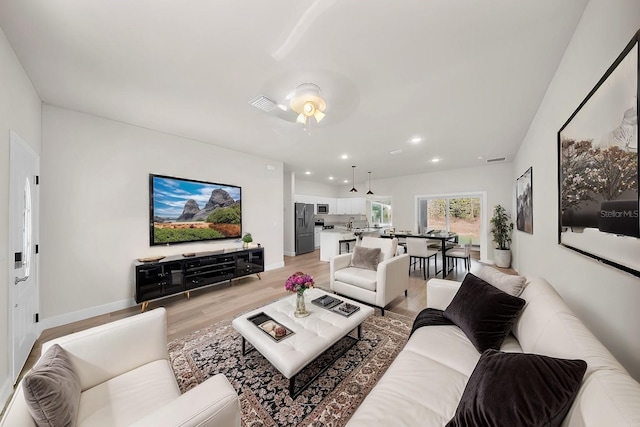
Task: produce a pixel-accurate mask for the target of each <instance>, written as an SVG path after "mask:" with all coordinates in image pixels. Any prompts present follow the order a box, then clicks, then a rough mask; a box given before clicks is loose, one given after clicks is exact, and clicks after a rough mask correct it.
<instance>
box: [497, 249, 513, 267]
mask: <svg viewBox="0 0 640 427" xmlns="http://www.w3.org/2000/svg"><path fill="white" fill-rule="evenodd" d="M493 254H494V258H495V262H496V267H500V268H509V267H510V266H511V249H494V250H493Z"/></svg>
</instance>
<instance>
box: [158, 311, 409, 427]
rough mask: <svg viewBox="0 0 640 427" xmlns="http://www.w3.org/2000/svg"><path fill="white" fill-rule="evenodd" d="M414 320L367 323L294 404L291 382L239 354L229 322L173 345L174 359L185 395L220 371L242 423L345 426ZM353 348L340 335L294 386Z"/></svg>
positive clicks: (256, 358) (388, 316)
mask: <svg viewBox="0 0 640 427" xmlns="http://www.w3.org/2000/svg"><path fill="white" fill-rule="evenodd" d="M412 322H413V321H412V319H410V318H408V317H405V316H401V315H399V314H395V313H391V312H389V311H386V312H385V316H384V317H381V316H371V317H369V318H368V319H367V320H365V322H364V323H363V324H362V339H361V340H360V341H358V342H357V343H356V345H354V346H353V347H351V348H350V349H349V350H348V351H347V352H346V353H345V354H343V355H342V356H341V357H340V358H339V359H338V360H336V361H335V362H334V363H333V364H332V365H331V366H330V367H329V369H327V370H326V371H325V372H324V373H323V374H322V375H320V376H319V377H318V378H317V379H316V380H315V381H313V383H312V384H311V385H310V386H309V387H308V388H307V389H306V390H304V391H303V392H302V393H301V394H300V395H299V396H298V397H296V398H295V399H294V400H292V399H291V397H290V396H289V391H288V386H289V380H288V379H287V378H285V377H284V376H283V375H282V374H280V372H278V370H276V369H275V368H274V367H273V366H271V364H270V363H269V362H268V361H267V360H266V359H265V358H264V357H263V356H262V355H261V354H260V353H258V352H257V351H252V352H250V353H248V354H247V355H246V356H242V350H241V347H242V339H241V337H240V335H239V334H238V333H237V332H236V330H235V329H233V327H232V326H231V322H230V321H228V320H225V321H222V322H219V323H217V324H215V325H213V326H211V327H209V328H207V329H203V330H201V331H197V332H194V333H193V334H191V335H189V336H187V337H184V338H182V339H179V340H176V341H172V342H171V343H169V356H170V358H171V362H172V365H173V370H174V371H175V374H176V378H177V379H178V384H179V385H180V388H181V390H182V392H183V393H184V392H185V391H187V390H189V389H191V388H193V387H195V386H196V385H198V384H199V383H201V382H203V381H204V380H206V379H207V378H209V377H211V376H213V375H215V374H218V373H222V374H224V375H225V376H226V377H227V379H229V381H230V382H231V384H232V385H233V387H234V388H235V389H236V392H237V393H238V395H239V396H240V402H241V405H242V425H243V426H247V427H257V426H269V427H270V426H310V427H319V426H327V427H329V426H332V427H334V426H335V427H337V426H343V425H345V424H346V423H347V421H348V420H349V418H350V417H351V415H352V414H353V412H354V411H355V410H356V408H357V407H358V406H359V405H360V403H361V402H362V400H363V399H364V397H365V396H366V395H367V394H368V393H369V391H370V390H371V389H372V388H373V386H374V385H375V384H376V382H377V381H378V379H379V378H380V377H381V376H382V374H383V373H384V372H385V371H386V370H387V368H388V367H389V365H390V364H391V362H392V361H393V360H394V359H395V357H396V356H397V354H398V353H399V352H400V350H401V349H402V348H403V347H404V344H405V343H406V341H407V337H408V336H409V331H410V330H411V325H412ZM353 335H355V333H353ZM351 343H352V340H351V339H350V338H348V337H347V338H343V339H342V340H341V341H339V342H338V343H336V345H335V346H334V347H333V348H331V349H329V350H327V352H326V353H325V354H324V355H322V356H321V357H320V358H318V359H317V361H316V362H315V363H312V364H310V365H309V366H307V367H306V368H305V369H304V370H303V371H302V372H301V373H300V374H298V378H297V379H296V386H298V384H303V383H304V379H303V378H304V377H307V378H311V377H313V376H314V375H315V374H316V373H317V372H318V371H319V370H320V369H321V367H322V366H326V364H327V363H326V362H327V361H330V360H331V359H332V354H337V352H340V351H341V350H344V348H345V346H350V345H351ZM323 363H324V364H323ZM318 365H321V366H318Z"/></svg>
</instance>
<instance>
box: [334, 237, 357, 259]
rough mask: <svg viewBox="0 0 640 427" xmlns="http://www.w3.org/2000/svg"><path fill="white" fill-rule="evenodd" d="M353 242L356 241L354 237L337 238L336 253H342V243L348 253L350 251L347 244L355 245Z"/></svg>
mask: <svg viewBox="0 0 640 427" xmlns="http://www.w3.org/2000/svg"><path fill="white" fill-rule="evenodd" d="M355 242H356V239H345V240H338V255H341V254H342V245H343V244H344V245H345V246H346V249H347V252H346V253H349V252H351V250H350V246H349V245H350V244H351V243H354V246H355Z"/></svg>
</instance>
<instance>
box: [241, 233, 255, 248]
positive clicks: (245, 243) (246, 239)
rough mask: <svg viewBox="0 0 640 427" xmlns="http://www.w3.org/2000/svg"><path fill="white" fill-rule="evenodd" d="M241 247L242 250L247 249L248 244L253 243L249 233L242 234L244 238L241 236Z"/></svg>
mask: <svg viewBox="0 0 640 427" xmlns="http://www.w3.org/2000/svg"><path fill="white" fill-rule="evenodd" d="M242 242H243V243H242V247H243V248H248V247H249V243H251V242H253V237H251V233H244V236H242Z"/></svg>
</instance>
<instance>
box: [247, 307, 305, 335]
mask: <svg viewBox="0 0 640 427" xmlns="http://www.w3.org/2000/svg"><path fill="white" fill-rule="evenodd" d="M247 320H249V321H250V322H251V323H253V324H254V325H256V327H257V328H258V329H260V330H261V331H262V332H264V333H265V334H267V335H268V336H269V337H271V339H272V340H274V341H276V342H278V341H282V340H283V339H285V338H288V337H290V336H291V335H293V334H295V332H293V331H292V330H291V329H289V328H287V327H286V326H284V325H282V324H280V323H278V322H276V321H275V320H273V318H272V317H271V316H269V315H268V314H264V313H258V314H256V315H253V316H251V317H249V318H248V319H247ZM278 330H280V331H282V330H284V333H283V334H282V335H279V334H277V331H278ZM280 333H282V332H280Z"/></svg>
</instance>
